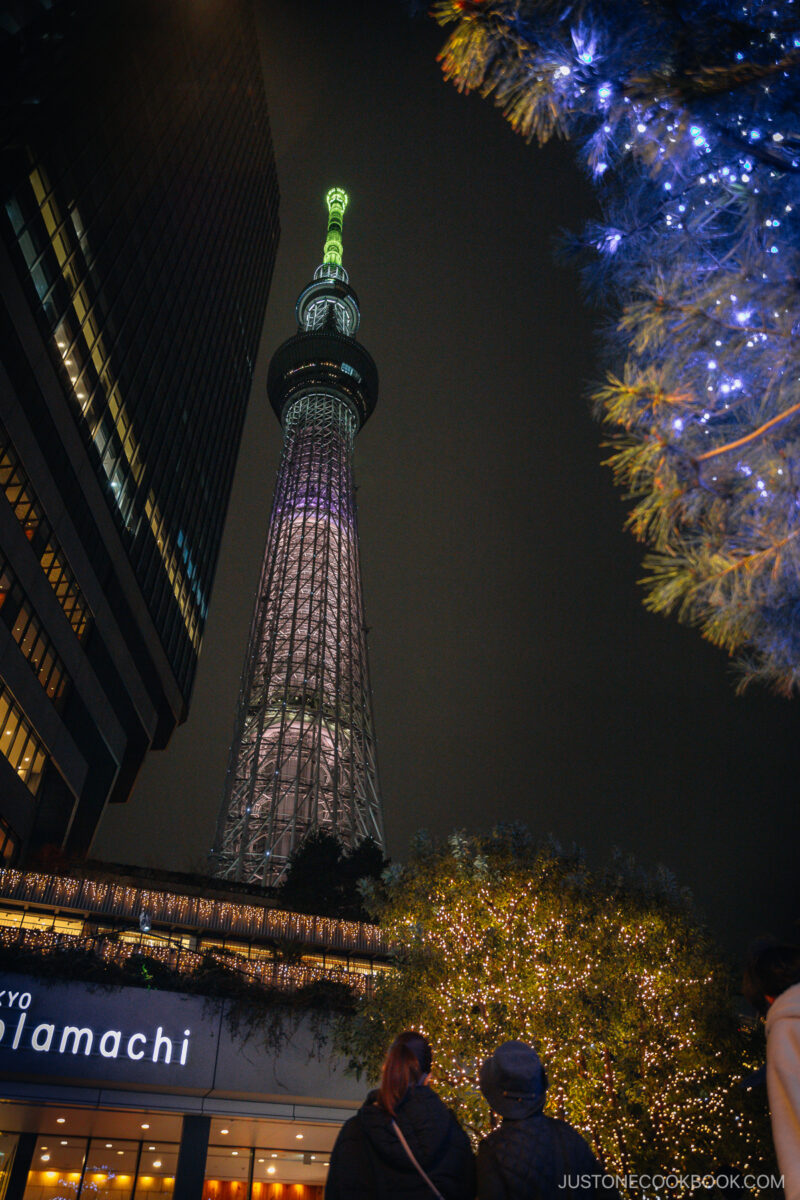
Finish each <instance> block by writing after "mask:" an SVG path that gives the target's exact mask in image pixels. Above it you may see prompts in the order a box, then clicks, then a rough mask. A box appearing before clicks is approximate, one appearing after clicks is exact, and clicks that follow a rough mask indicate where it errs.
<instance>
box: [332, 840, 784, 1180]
mask: <svg viewBox="0 0 800 1200" xmlns="http://www.w3.org/2000/svg"><path fill="white" fill-rule="evenodd" d="M367 891H368V902H369V903H370V904H371V906H372V907H373V910H374V912H375V915H376V916H377V917H378V919H379V920H380V923H381V926H382V928H383V932H384V934H385V936H386V937H387V939H388V940H389V942H390V943H392V944H393V945H394V946H395V948H396V950H395V953H396V970H395V971H394V972H392V973H389V974H385V975H382V976H380V977H379V980H378V982H377V985H376V991H375V994H374V996H373V997H372V998H370V999H367V1000H363V1001H361V1003H360V1006H359V1012H358V1015H357V1016H356V1018H355V1020H354V1021H353V1020H349V1021H348V1024H347V1028H346V1030H345V1032H344V1034H343V1037H344V1039H345V1046H344V1049H345V1050H346V1052H347V1053H349V1055H350V1057H351V1059H352V1060H353V1062H354V1063H357V1064H359V1065H361V1066H362V1067H364V1068H366V1070H367V1073H368V1075H369V1076H370V1077H375V1076H376V1075H377V1073H378V1071H379V1068H380V1062H381V1059H382V1057H383V1054H384V1053H385V1050H386V1047H387V1045H388V1044H389V1043H390V1042H391V1040H392V1039H393V1038H394V1037H395V1036H396V1034H397V1033H399V1032H400V1031H401V1030H402V1029H404V1028H409V1027H412V1028H418V1029H421V1030H422V1031H423V1032H424V1033H425V1034H426V1036H427V1037H428V1038H429V1039H430V1041H431V1044H432V1045H433V1047H434V1086H435V1087H436V1088H437V1090H438V1091H439V1092H440V1094H441V1095H442V1096H443V1098H444V1099H445V1100H446V1102H447V1103H448V1104H450V1105H452V1106H453V1107H454V1109H455V1110H456V1112H457V1115H458V1117H459V1119H460V1120H461V1121H462V1123H463V1124H464V1126H465V1127H466V1128H468V1129H469V1130H470V1131H471V1132H472V1133H473V1135H478V1134H481V1133H484V1132H486V1131H487V1130H488V1128H489V1126H490V1119H491V1118H490V1113H489V1110H488V1107H487V1105H486V1103H485V1101H484V1100H483V1098H482V1096H481V1094H480V1092H479V1091H478V1083H477V1079H478V1068H479V1066H480V1063H481V1062H482V1060H483V1059H484V1058H485V1057H486V1056H487V1055H488V1054H490V1053H491V1052H492V1050H494V1049H495V1047H496V1046H497V1045H498V1044H499V1043H500V1042H502V1041H505V1040H507V1039H511V1038H520V1039H522V1040H523V1041H526V1042H529V1043H531V1044H534V1045H536V1047H537V1048H538V1050H539V1053H540V1054H541V1056H542V1059H543V1061H544V1063H545V1065H546V1068H547V1072H548V1076H549V1079H550V1088H549V1091H548V1109H547V1111H548V1112H550V1113H551V1114H552V1115H555V1116H562V1117H565V1118H566V1119H567V1120H569V1121H571V1122H572V1123H573V1124H574V1125H576V1126H577V1128H579V1129H580V1130H581V1132H582V1133H583V1134H584V1136H585V1137H586V1138H587V1140H588V1141H589V1142H590V1143H591V1145H592V1146H593V1148H594V1150H595V1152H596V1154H597V1155H598V1157H599V1158H600V1159H601V1161H602V1162H603V1163H604V1164H605V1166H606V1169H608V1170H611V1171H614V1172H618V1173H620V1174H622V1173H630V1172H641V1171H644V1170H653V1169H659V1170H663V1169H666V1168H669V1169H670V1170H676V1171H687V1172H697V1171H700V1172H706V1171H709V1170H712V1169H713V1170H715V1171H719V1170H720V1169H721V1168H722V1167H723V1165H728V1166H729V1167H732V1168H735V1169H738V1170H741V1171H749V1170H752V1169H754V1167H755V1166H757V1165H760V1164H761V1163H763V1162H764V1161H769V1160H770V1158H771V1151H770V1150H769V1145H770V1143H769V1135H768V1129H767V1127H766V1111H765V1109H766V1106H765V1104H764V1101H763V1097H762V1098H761V1100H760V1102H759V1101H755V1100H751V1098H750V1096H749V1094H748V1093H747V1092H746V1091H745V1090H744V1089H743V1088H742V1087H741V1080H742V1078H743V1077H744V1076H746V1075H747V1074H748V1072H749V1071H751V1070H752V1060H753V1059H754V1058H755V1057H757V1049H756V1047H755V1046H754V1040H755V1032H754V1031H753V1030H752V1029H749V1028H746V1027H745V1028H742V1027H741V1025H742V1023H741V1022H740V1021H737V1019H736V1016H735V1007H734V1005H733V1003H732V998H731V995H730V991H729V978H728V974H727V972H726V970H725V968H724V967H723V966H722V965H721V963H720V962H719V961H718V959H717V957H716V956H715V954H714V952H713V950H712V948H711V946H710V944H709V941H708V938H707V936H706V935H705V934H704V933H703V931H702V930H701V929H700V928H699V927H698V926H697V924H696V922H695V921H694V919H693V917H692V915H691V908H690V901H689V900H688V898H687V897H686V895H685V894H683V893H681V892H680V891H679V890H678V889H677V888H676V886H675V884H674V882H673V881H672V880H671V878H670V877H669V876H668V874H667V873H666V872H663V871H662V872H660V873H656V874H654V875H653V876H651V877H647V876H645V875H643V874H642V873H641V872H638V871H637V870H636V868H635V866H634V865H633V864H631V863H629V862H623V861H621V860H620V861H616V860H615V861H614V863H613V864H612V866H611V867H610V868H609V869H608V870H607V871H606V872H605V873H604V874H602V875H600V876H596V875H593V874H592V872H590V871H589V869H588V868H587V866H586V865H585V863H584V862H583V861H582V859H581V858H580V857H579V856H577V855H574V854H573V855H564V854H562V853H561V852H560V851H559V850H558V848H557V847H555V846H554V845H550V844H547V845H543V846H542V845H539V846H537V845H535V844H534V843H533V842H532V841H531V839H530V837H529V835H528V834H527V833H526V832H525V830H524V829H521V828H518V827H511V828H507V827H503V828H498V829H495V830H494V831H493V832H492V833H491V834H489V835H488V836H484V837H466V836H464V835H453V836H452V837H451V838H450V839H449V840H448V841H447V842H446V843H443V844H435V843H433V842H431V841H429V840H428V839H427V838H425V837H424V836H423V837H421V838H420V839H418V841H417V844H416V845H415V847H414V850H413V852H412V855H411V857H410V859H409V861H408V862H407V863H406V864H405V865H404V866H402V867H401V866H397V867H392V868H390V869H389V870H388V871H387V872H386V873H385V874H384V881H383V883H382V884H381V885H375V886H374V887H370V888H368V889H367Z"/></svg>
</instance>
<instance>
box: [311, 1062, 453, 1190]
mask: <svg viewBox="0 0 800 1200" xmlns="http://www.w3.org/2000/svg"><path fill="white" fill-rule="evenodd" d="M376 1096H377V1092H371V1093H370V1094H369V1096H367V1099H366V1101H365V1103H364V1105H363V1107H362V1108H361V1109H360V1110H359V1112H358V1114H357V1115H356V1116H355V1117H351V1118H350V1120H349V1121H346V1122H345V1124H344V1125H343V1126H342V1128H341V1129H340V1130H339V1136H338V1137H337V1139H336V1144H335V1145H334V1147H333V1153H332V1154H331V1161H330V1167H329V1170H328V1182H327V1184H326V1185H325V1200H432V1198H433V1192H432V1191H431V1189H430V1188H429V1187H428V1185H427V1183H426V1182H425V1180H424V1179H423V1178H422V1176H421V1175H420V1174H419V1172H418V1171H417V1169H416V1168H415V1167H414V1165H413V1163H412V1162H411V1161H410V1159H409V1158H408V1155H407V1154H406V1152H405V1150H404V1149H403V1146H402V1143H401V1142H400V1139H399V1138H398V1137H397V1134H396V1133H395V1132H394V1130H393V1129H392V1124H391V1117H390V1116H389V1114H388V1113H387V1112H385V1110H384V1109H382V1108H380V1107H379V1106H378V1105H377V1104H376V1103H375V1097H376ZM395 1119H396V1121H397V1124H398V1125H399V1126H400V1128H401V1130H402V1131H403V1136H404V1137H405V1139H406V1141H407V1142H408V1144H409V1146H410V1147H411V1150H412V1151H413V1153H414V1157H415V1158H416V1160H417V1162H418V1163H419V1164H420V1166H421V1167H422V1168H423V1169H424V1170H425V1172H426V1174H427V1175H428V1176H429V1177H430V1179H431V1180H432V1181H433V1183H434V1184H435V1186H436V1187H437V1188H438V1190H439V1191H440V1192H441V1194H442V1195H443V1196H444V1198H445V1200H474V1198H475V1161H474V1159H473V1156H472V1147H471V1146H470V1144H469V1138H468V1137H467V1135H466V1134H465V1133H464V1131H463V1130H462V1128H461V1126H460V1125H459V1123H458V1121H457V1120H456V1119H455V1117H454V1116H453V1114H452V1113H451V1112H450V1109H449V1108H446V1107H445V1105H444V1104H443V1102H442V1101H441V1100H440V1099H439V1097H438V1096H437V1095H436V1093H435V1092H434V1091H431V1089H430V1088H429V1087H427V1086H422V1087H413V1088H411V1089H410V1090H409V1092H408V1095H407V1096H406V1097H405V1099H404V1100H401V1102H400V1103H399V1104H398V1106H397V1115H396V1118H395Z"/></svg>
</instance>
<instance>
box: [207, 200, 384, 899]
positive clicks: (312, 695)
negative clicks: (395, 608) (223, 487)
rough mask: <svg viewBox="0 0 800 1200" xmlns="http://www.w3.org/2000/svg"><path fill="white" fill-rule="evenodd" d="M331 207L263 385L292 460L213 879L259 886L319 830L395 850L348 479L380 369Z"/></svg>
mask: <svg viewBox="0 0 800 1200" xmlns="http://www.w3.org/2000/svg"><path fill="white" fill-rule="evenodd" d="M327 204H328V212H329V219H328V234H327V238H326V241H325V251H324V259H323V262H322V265H321V266H319V267H318V268H317V270H316V271H315V273H314V279H313V281H312V282H311V283H310V284H309V285H308V286H307V287H306V288H305V289H304V290H303V291H302V292H301V294H300V297H299V299H298V301H297V309H296V312H297V323H298V332H297V333H296V334H295V336H294V337H292V338H290V339H289V340H288V341H286V342H284V343H283V345H282V346H281V347H280V348H279V349H278V350H277V351H276V353H275V355H274V357H273V359H272V362H271V364H270V368H269V375H268V379H267V389H268V392H269V398H270V402H271V404H272V406H273V408H274V409H275V412H276V415H277V416H278V419H279V420H280V422H281V424H282V426H283V431H284V443H283V456H282V459H281V465H280V468H279V471H278V480H277V484H276V487H275V497H274V501H273V506H272V514H271V516H270V524H269V533H268V536H267V546H266V551H265V554H264V565H263V568H262V572H261V581H260V584H259V589H258V596H257V599H256V607H255V613H254V615H253V623H252V626H251V629H250V642H249V646H248V651H247V658H246V660H245V666H244V672H243V675H242V686H241V692H240V697H239V708H238V712H237V718H236V727H235V733H234V739H233V744H232V746H231V753H230V761H229V765H228V775H227V780H226V786H225V795H224V799H223V803H222V808H221V811H220V817H219V823H218V826H217V838H216V843H215V848H214V852H213V861H214V873H215V874H216V875H219V876H221V877H223V878H227V879H236V880H240V881H244V882H248V883H259V884H262V885H264V886H268V885H274V884H276V883H279V882H280V881H281V880H282V878H283V877H284V875H285V873H286V867H287V863H288V860H289V856H290V855H291V853H292V851H293V850H294V849H295V848H296V847H297V846H299V845H300V844H301V843H302V842H303V840H304V839H305V838H306V837H307V836H308V835H309V834H310V833H312V832H314V831H316V830H326V831H329V832H330V833H333V834H336V835H337V836H338V837H339V838H340V840H341V841H342V842H343V843H344V845H346V846H350V847H352V846H354V845H356V844H357V843H358V842H360V841H362V840H363V839H364V838H372V839H373V840H374V841H375V842H377V844H378V845H379V846H381V847H383V844H384V838H383V815H382V808H381V800H380V790H379V785H378V771H377V765H376V760H375V734H374V729H373V721H372V702H371V697H370V686H369V671H368V668H367V639H366V626H365V623H364V602H363V597H362V590H361V570H360V565H359V552H358V525H357V517H356V501H355V489H354V485H353V469H352V457H353V446H354V442H355V437H356V434H357V433H358V431H359V429H360V428H361V426H362V425H363V424H364V422H365V421H366V420H367V418H368V417H369V415H370V414H371V412H372V410H373V408H374V407H375V401H376V399H377V394H378V373H377V370H376V368H375V364H374V362H373V361H372V358H371V357H370V355H369V354H368V353H367V352H366V350H365V349H364V348H363V346H361V345H359V343H358V342H357V341H356V340H355V334H356V332H357V330H358V326H359V321H360V314H359V307H358V297H357V296H356V294H355V292H354V291H353V289H352V288H351V287H350V285H349V280H348V275H347V272H346V271H345V269H344V267H343V266H342V220H343V217H344V210H345V208H346V206H347V196H346V194H345V193H344V192H343V191H342V190H341V189H339V188H333V189H331V191H330V192H329V193H328V195H327Z"/></svg>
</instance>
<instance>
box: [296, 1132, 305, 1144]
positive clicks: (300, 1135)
mask: <svg viewBox="0 0 800 1200" xmlns="http://www.w3.org/2000/svg"><path fill="white" fill-rule="evenodd" d="M294 1136H295V1137H296V1138H297V1140H298V1142H300V1141H302V1140H303V1135H302V1133H296V1134H295V1135H294Z"/></svg>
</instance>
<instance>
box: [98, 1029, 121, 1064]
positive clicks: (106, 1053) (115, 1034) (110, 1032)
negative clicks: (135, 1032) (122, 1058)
mask: <svg viewBox="0 0 800 1200" xmlns="http://www.w3.org/2000/svg"><path fill="white" fill-rule="evenodd" d="M109 1038H113V1039H114V1048H113V1049H112V1050H109V1049H108V1047H107V1045H106V1043H107V1042H108V1039H109ZM121 1041H122V1033H121V1032H120V1030H119V1029H107V1030H106V1032H105V1033H104V1034H103V1036H102V1037H101V1038H100V1053H101V1054H102V1056H103V1058H116V1057H117V1055H118V1054H119V1044H120V1042H121Z"/></svg>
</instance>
